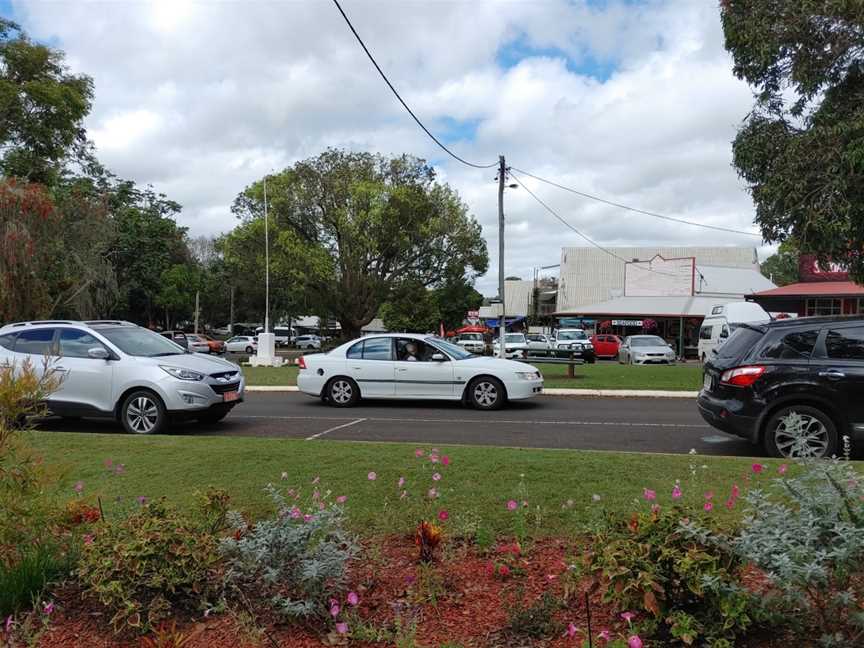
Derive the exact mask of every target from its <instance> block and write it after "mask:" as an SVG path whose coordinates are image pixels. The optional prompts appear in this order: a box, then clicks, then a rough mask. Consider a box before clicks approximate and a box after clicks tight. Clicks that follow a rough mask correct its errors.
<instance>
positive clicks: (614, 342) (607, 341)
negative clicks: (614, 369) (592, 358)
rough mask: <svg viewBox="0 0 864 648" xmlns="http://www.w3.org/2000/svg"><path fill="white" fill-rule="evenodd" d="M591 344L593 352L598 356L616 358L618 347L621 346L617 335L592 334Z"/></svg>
mask: <svg viewBox="0 0 864 648" xmlns="http://www.w3.org/2000/svg"><path fill="white" fill-rule="evenodd" d="M591 344H593V345H594V353H595V354H596V355H597V357H598V358H617V357H618V347H619V346H621V338H620V337H618V336H617V335H607V334H605V333H604V334H600V335H592V336H591Z"/></svg>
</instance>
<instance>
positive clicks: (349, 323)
mask: <svg viewBox="0 0 864 648" xmlns="http://www.w3.org/2000/svg"><path fill="white" fill-rule="evenodd" d="M339 325H340V326H341V327H342V338H343V339H344V340H354V339H355V338H358V337H360V333H361V331H360V329H361V328H363V326H364V325H363V324H358V323H357V321H356V320H353V319H340V320H339Z"/></svg>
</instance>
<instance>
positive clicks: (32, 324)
mask: <svg viewBox="0 0 864 648" xmlns="http://www.w3.org/2000/svg"><path fill="white" fill-rule="evenodd" d="M48 326H83V327H85V328H92V329H96V330H99V329H102V328H109V327H110V328H114V327H118V326H136V327H137V326H138V325H137V324H134V323H132V322H127V321H125V320H86V321H84V320H30V321H26V322H10V323H9V324H5V325H3V326H0V332H3V333H9V332H11V331H22V330H25V329H29V328H43V327H48Z"/></svg>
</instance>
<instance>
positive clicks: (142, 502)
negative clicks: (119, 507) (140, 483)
mask: <svg viewBox="0 0 864 648" xmlns="http://www.w3.org/2000/svg"><path fill="white" fill-rule="evenodd" d="M138 503H139V504H140V505H141V506H144V505H145V504H146V503H147V498H146V497H144V496H143V495H139V496H138Z"/></svg>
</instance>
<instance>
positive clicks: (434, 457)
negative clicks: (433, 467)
mask: <svg viewBox="0 0 864 648" xmlns="http://www.w3.org/2000/svg"><path fill="white" fill-rule="evenodd" d="M429 461H431V462H432V463H438V455H437V454H430V455H429Z"/></svg>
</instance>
